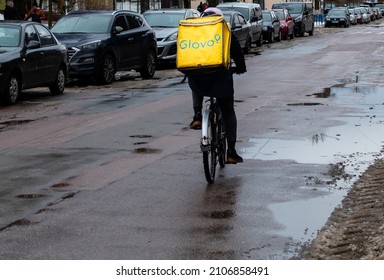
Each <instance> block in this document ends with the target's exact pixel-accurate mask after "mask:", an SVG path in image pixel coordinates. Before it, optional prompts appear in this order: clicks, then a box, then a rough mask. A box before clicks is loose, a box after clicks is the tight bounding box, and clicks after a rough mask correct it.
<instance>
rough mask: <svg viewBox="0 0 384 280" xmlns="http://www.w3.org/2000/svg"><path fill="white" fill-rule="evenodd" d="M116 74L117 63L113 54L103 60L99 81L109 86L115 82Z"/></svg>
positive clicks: (107, 55)
mask: <svg viewBox="0 0 384 280" xmlns="http://www.w3.org/2000/svg"><path fill="white" fill-rule="evenodd" d="M115 74H116V62H115V59H114V57H113V56H112V55H111V54H108V53H107V54H106V55H105V56H104V57H103V59H102V60H101V66H100V73H99V77H98V81H100V83H102V84H105V85H108V84H111V83H112V82H113V81H114V80H115Z"/></svg>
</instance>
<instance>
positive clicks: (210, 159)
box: [200, 97, 227, 184]
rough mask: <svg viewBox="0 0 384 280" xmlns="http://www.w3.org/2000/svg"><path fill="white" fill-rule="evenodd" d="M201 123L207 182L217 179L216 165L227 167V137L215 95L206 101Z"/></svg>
mask: <svg viewBox="0 0 384 280" xmlns="http://www.w3.org/2000/svg"><path fill="white" fill-rule="evenodd" d="M205 103H206V106H205V110H204V111H203V114H202V115H203V119H202V125H201V143H200V148H201V151H202V152H203V163H204V173H205V178H206V179H207V182H208V183H210V184H212V183H213V182H214V181H215V174H216V165H217V163H219V165H220V167H221V168H224V167H225V162H226V150H227V139H226V136H225V128H224V121H223V119H222V114H221V110H220V107H219V104H218V103H217V100H216V98H215V97H209V98H208V99H207V100H206V101H205Z"/></svg>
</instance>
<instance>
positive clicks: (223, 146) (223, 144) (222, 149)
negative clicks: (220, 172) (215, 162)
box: [217, 119, 227, 168]
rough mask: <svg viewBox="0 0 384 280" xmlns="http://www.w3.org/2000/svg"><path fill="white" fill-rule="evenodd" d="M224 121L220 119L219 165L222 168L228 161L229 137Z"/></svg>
mask: <svg viewBox="0 0 384 280" xmlns="http://www.w3.org/2000/svg"><path fill="white" fill-rule="evenodd" d="M223 125H224V124H223V122H222V120H221V119H220V120H219V127H218V134H219V145H218V151H217V154H218V157H219V165H220V167H221V168H224V167H225V163H226V161H227V153H226V152H227V137H226V136H225V129H224V127H223Z"/></svg>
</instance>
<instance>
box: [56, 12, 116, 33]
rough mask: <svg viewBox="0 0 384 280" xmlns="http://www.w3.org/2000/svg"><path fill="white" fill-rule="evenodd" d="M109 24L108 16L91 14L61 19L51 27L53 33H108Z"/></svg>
mask: <svg viewBox="0 0 384 280" xmlns="http://www.w3.org/2000/svg"><path fill="white" fill-rule="evenodd" d="M110 22H111V16H110V15H98V16H97V20H95V17H94V16H93V15H92V14H87V15H85V14H83V15H73V16H65V17H62V18H61V19H60V20H59V21H58V22H57V23H56V24H55V25H54V26H53V27H52V32H53V33H100V34H103V33H108V32H109V30H108V28H109V26H110Z"/></svg>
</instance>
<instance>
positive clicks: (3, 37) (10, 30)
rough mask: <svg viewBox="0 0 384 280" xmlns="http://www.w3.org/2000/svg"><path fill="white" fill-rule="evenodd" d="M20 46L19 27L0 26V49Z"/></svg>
mask: <svg viewBox="0 0 384 280" xmlns="http://www.w3.org/2000/svg"><path fill="white" fill-rule="evenodd" d="M19 45H20V27H17V26H0V47H17V46H19Z"/></svg>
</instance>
